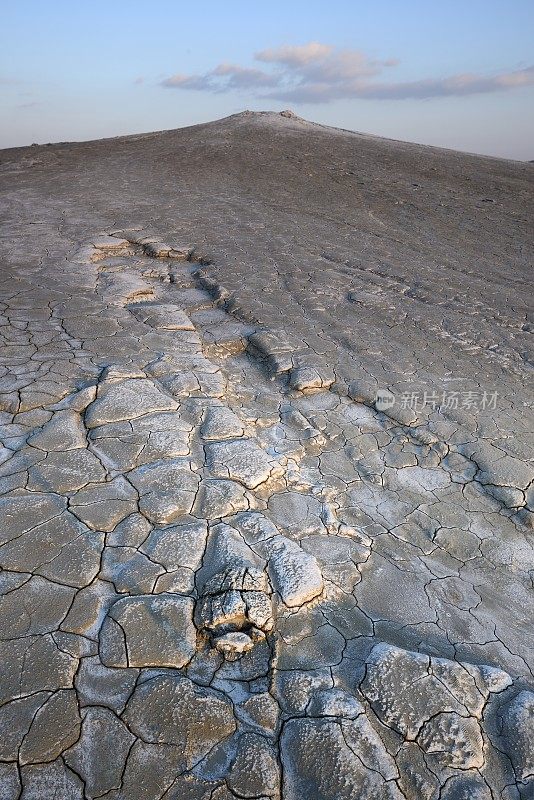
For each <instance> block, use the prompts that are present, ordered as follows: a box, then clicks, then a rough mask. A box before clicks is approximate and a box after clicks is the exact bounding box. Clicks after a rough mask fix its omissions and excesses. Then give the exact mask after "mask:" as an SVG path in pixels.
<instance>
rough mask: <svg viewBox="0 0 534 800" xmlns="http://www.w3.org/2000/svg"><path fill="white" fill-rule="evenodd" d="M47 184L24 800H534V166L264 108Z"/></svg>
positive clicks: (21, 385) (7, 529) (30, 389)
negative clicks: (533, 300) (480, 401)
mask: <svg viewBox="0 0 534 800" xmlns="http://www.w3.org/2000/svg"><path fill="white" fill-rule="evenodd" d="M29 153H30V149H29V148H26V149H22V150H11V151H2V152H1V153H0V183H1V192H2V194H1V201H0V203H1V206H0V208H1V212H2V217H3V227H2V231H3V232H2V238H1V246H2V253H1V257H0V258H1V264H2V273H1V284H0V293H1V296H0V302H1V303H2V312H3V313H2V322H1V327H0V337H1V350H0V353H1V361H0V409H1V410H0V435H1V447H0V493H1V497H0V508H1V519H2V525H1V528H0V568H1V572H0V589H1V597H0V620H1V626H0V627H1V638H2V661H3V665H4V669H3V670H2V673H1V675H0V798H1V799H2V800H16V799H17V798H24V800H33V799H34V798H35V800H37V798H39V800H48V799H49V798H50V800H51V799H52V798H55V800H71V798H72V800H74V799H76V800H83V799H85V798H87V800H96V799H97V798H106V800H231V799H232V798H253V799H254V800H266V798H272V799H273V800H275V799H276V798H279V799H280V800H302V798H306V800H354V799H355V798H358V800H381V798H384V799H386V798H387V799H388V800H389V799H391V800H420V799H421V800H528V798H531V797H532V792H533V791H534V736H533V731H534V689H533V687H534V680H533V675H532V671H533V665H534V655H533V654H534V636H533V633H532V619H533V611H534V608H533V605H534V604H533V602H532V589H533V584H532V576H533V574H534V571H533V568H534V562H533V558H532V529H533V522H532V520H533V512H534V500H533V494H532V491H533V490H532V478H533V475H534V472H533V469H532V463H531V460H530V458H529V456H531V453H532V438H531V431H532V428H533V416H532V411H531V408H532V399H533V398H532V392H531V376H532V373H531V366H530V365H531V362H530V360H529V359H531V350H529V346H530V337H531V331H532V324H533V316H532V310H531V309H529V306H528V302H529V297H528V283H527V276H528V268H529V266H530V264H529V259H530V260H531V259H532V252H533V248H532V235H531V231H530V230H529V226H528V220H529V218H531V211H532V209H531V206H530V207H529V206H528V203H529V202H531V197H532V167H531V165H526V164H519V163H514V162H505V161H499V160H496V159H486V158H482V157H476V156H469V155H462V154H457V153H453V152H447V151H440V150H433V149H430V148H424V147H419V146H415V145H407V144H401V143H396V142H390V141H386V140H381V139H378V138H373V137H369V136H360V135H356V134H350V133H347V132H343V131H335V130H332V129H325V128H323V127H321V126H316V125H312V124H310V123H305V122H304V121H302V120H299V119H298V118H293V117H281V116H279V115H276V114H248V113H245V114H242V115H237V116H235V117H231V118H228V119H227V120H222V121H220V122H217V123H211V124H209V125H202V126H196V127H194V128H190V129H183V130H178V131H171V132H167V133H159V134H149V135H145V136H136V137H129V138H123V139H116V140H109V141H103V142H94V143H85V144H72V145H69V144H59V145H52V146H43V147H33V148H31V158H30V156H29ZM529 354H530V355H529ZM378 389H382V390H385V389H387V390H389V391H390V392H392V393H393V394H394V395H395V397H396V398H397V402H396V403H395V405H393V406H392V407H390V408H387V409H385V410H380V409H379V408H377V406H376V404H375V402H374V400H375V394H376V391H377V390H378ZM484 391H485V392H487V393H488V394H490V393H494V392H495V391H497V393H498V397H497V399H496V402H495V404H494V405H493V404H492V403H489V404H488V405H487V407H484V408H477V407H475V406H476V404H475V403H474V402H470V403H466V402H463V401H462V398H465V397H470V398H471V399H473V398H474V397H478V396H481V395H482V393H483V392H484ZM424 392H426V393H427V398H432V397H433V396H434V394H435V396H437V397H438V398H439V397H441V396H442V395H443V393H446V394H447V397H448V398H450V396H451V393H453V392H456V393H457V396H458V397H459V398H460V400H461V401H460V402H459V403H458V404H457V407H456V404H455V403H454V402H447V404H445V403H441V404H440V403H439V402H438V403H436V401H435V400H430V401H429V402H428V403H427V405H426V406H425V407H417V406H415V407H412V406H411V405H410V404H404V405H403V404H402V403H401V402H400V398H401V396H403V395H404V396H406V395H407V394H409V395H412V394H414V393H415V394H417V393H420V394H423V393H424Z"/></svg>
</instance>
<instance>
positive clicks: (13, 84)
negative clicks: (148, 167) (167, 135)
mask: <svg viewBox="0 0 534 800" xmlns="http://www.w3.org/2000/svg"><path fill="white" fill-rule="evenodd" d="M0 12H1V19H2V30H1V32H0V114H1V119H2V125H1V126H0V147H10V146H15V145H24V144H31V143H32V142H39V143H43V142H49V141H66V140H83V139H95V138H100V137H104V136H116V135H120V134H127V133H137V132H141V131H151V130H161V129H167V128H176V127H181V126H183V125H190V124H194V123H196V122H204V121H208V120H211V119H216V118H218V117H223V116H226V115H228V114H232V113H235V112H237V111H242V110H243V109H245V108H249V109H254V110H269V109H273V110H281V109H283V108H288V107H289V108H292V109H293V110H294V111H295V112H296V113H297V114H299V115H300V116H303V117H305V118H307V119H312V120H315V121H318V122H322V123H325V124H328V125H335V126H339V127H344V128H350V129H353V130H359V131H365V132H368V133H375V134H379V135H383V136H389V137H392V138H397V139H405V140H409V141H418V142H423V143H427V144H434V145H441V146H444V147H453V148H457V149H460V150H468V151H471V152H478V153H486V154H489V155H499V156H504V157H506V158H517V159H534V0H508V2H505V1H503V2H496V0H484V1H482V0H461V1H460V0H446V2H437V1H435V2H432V0H430V2H429V0H426V2H422V0H373V2H370V0H366V2H360V1H359V0H328V2H319V1H318V0H307V2H301V0H285V2H278V0H269V2H263V0H256V1H254V0H247V2H244V0H196V2H191V0H189V1H188V2H181V0H174V2H171V0H151V1H150V2H149V1H148V0H147V1H146V2H141V1H140V0H128V1H127V0H107V2H102V1H101V0H91V2H79V3H77V2H72V0H70V2H63V0H56V1H55V2H54V0H48V1H47V0H41V1H38V0H0Z"/></svg>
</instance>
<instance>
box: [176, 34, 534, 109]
mask: <svg viewBox="0 0 534 800" xmlns="http://www.w3.org/2000/svg"><path fill="white" fill-rule="evenodd" d="M254 58H255V60H256V61H259V62H262V63H264V64H269V65H270V71H268V72H267V71H265V70H263V69H257V68H254V67H242V66H240V65H238V64H226V63H225V64H219V65H218V66H217V67H215V68H214V69H212V70H210V71H209V72H206V73H203V74H200V75H173V76H171V77H169V78H166V79H165V80H164V81H162V83H161V85H162V86H165V87H167V88H176V89H189V90H197V91H208V92H215V93H220V92H231V91H249V92H251V91H252V92H254V94H255V96H256V97H259V98H263V99H267V98H271V99H273V100H284V101H291V102H293V103H328V102H330V101H332V100H336V99H350V98H367V99H374V100H394V99H397V100H402V99H406V98H415V99H426V98H430V97H446V96H451V95H457V96H458V95H471V94H479V93H487V92H496V91H507V90H511V89H514V88H516V87H520V86H530V85H534V66H531V67H526V68H524V69H520V70H515V71H509V72H501V73H498V74H496V75H493V76H484V75H473V74H458V75H451V76H447V77H444V78H424V79H421V80H417V81H387V80H383V79H382V80H380V79H379V76H381V75H383V73H384V72H386V71H387V70H389V69H391V68H393V67H395V66H397V64H398V61H397V60H396V59H393V58H388V59H385V60H375V59H371V58H369V57H368V56H367V55H366V54H365V53H363V52H362V51H360V50H349V49H344V50H343V49H338V48H337V49H336V48H334V47H332V46H331V45H327V44H322V43H321V42H309V43H308V44H305V45H285V46H283V47H276V48H271V49H267V50H261V51H260V52H258V53H256V54H255V56H254Z"/></svg>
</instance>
